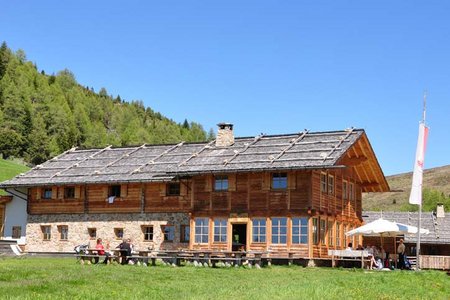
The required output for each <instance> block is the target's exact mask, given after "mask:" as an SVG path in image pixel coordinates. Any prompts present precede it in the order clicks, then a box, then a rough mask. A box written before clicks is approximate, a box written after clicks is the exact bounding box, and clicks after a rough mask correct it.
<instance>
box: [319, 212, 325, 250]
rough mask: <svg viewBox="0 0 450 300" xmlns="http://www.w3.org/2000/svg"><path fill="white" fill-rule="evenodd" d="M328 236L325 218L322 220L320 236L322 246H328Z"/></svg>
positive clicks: (320, 222)
mask: <svg viewBox="0 0 450 300" xmlns="http://www.w3.org/2000/svg"><path fill="white" fill-rule="evenodd" d="M326 234H327V220H326V219H324V218H320V221H319V235H320V243H321V244H322V245H326V242H327V239H326Z"/></svg>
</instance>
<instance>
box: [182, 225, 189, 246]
mask: <svg viewBox="0 0 450 300" xmlns="http://www.w3.org/2000/svg"><path fill="white" fill-rule="evenodd" d="M190 239H191V227H190V226H189V225H181V230H180V242H182V243H189V240H190Z"/></svg>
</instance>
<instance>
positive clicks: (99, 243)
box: [95, 238, 109, 264]
mask: <svg viewBox="0 0 450 300" xmlns="http://www.w3.org/2000/svg"><path fill="white" fill-rule="evenodd" d="M95 249H97V255H104V256H105V260H104V261H103V263H104V264H107V263H108V258H109V253H108V252H105V247H103V244H102V239H101V238H98V239H97V245H96V246H95ZM98 260H99V257H98V256H97V257H95V263H96V264H97V263H98Z"/></svg>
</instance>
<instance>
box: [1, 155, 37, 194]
mask: <svg viewBox="0 0 450 300" xmlns="http://www.w3.org/2000/svg"><path fill="white" fill-rule="evenodd" d="M29 169H30V168H28V167H27V166H24V165H21V164H18V163H15V162H13V161H10V160H4V159H0V182H2V181H5V180H8V179H11V178H13V177H14V176H16V175H17V174H20V173H23V172H26V171H28V170H29ZM0 195H6V193H5V192H4V191H3V190H0Z"/></svg>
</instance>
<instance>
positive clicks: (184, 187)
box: [180, 181, 188, 196]
mask: <svg viewBox="0 0 450 300" xmlns="http://www.w3.org/2000/svg"><path fill="white" fill-rule="evenodd" d="M187 184H188V182H187V181H180V196H186V195H187Z"/></svg>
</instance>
